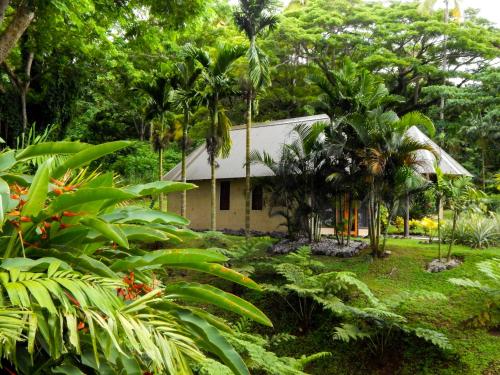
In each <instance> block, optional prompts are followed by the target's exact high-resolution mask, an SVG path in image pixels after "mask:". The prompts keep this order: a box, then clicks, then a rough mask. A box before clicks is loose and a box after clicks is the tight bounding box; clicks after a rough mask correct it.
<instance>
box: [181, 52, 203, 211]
mask: <svg viewBox="0 0 500 375" xmlns="http://www.w3.org/2000/svg"><path fill="white" fill-rule="evenodd" d="M200 61H205V59H204V54H203V51H201V50H200V49H199V48H196V47H194V46H192V45H191V44H187V45H186V46H184V48H183V51H182V61H181V62H180V63H178V64H176V70H177V74H176V90H175V95H174V102H175V103H176V105H177V107H179V109H180V110H181V111H182V114H183V120H182V139H181V166H182V167H181V178H182V182H184V183H185V182H186V149H187V139H188V131H189V125H190V116H191V112H192V110H193V108H194V107H196V106H197V105H198V103H199V97H198V95H197V93H196V84H197V82H198V79H199V78H200V77H201V73H202V71H203V68H202V65H201V64H200ZM186 193H187V192H186V190H184V191H183V192H182V195H181V215H182V216H185V214H186V200H187V194H186Z"/></svg>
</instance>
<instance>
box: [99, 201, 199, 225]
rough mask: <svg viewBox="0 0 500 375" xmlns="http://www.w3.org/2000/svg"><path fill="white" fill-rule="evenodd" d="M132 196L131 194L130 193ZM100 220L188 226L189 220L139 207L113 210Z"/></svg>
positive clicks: (169, 213)
mask: <svg viewBox="0 0 500 375" xmlns="http://www.w3.org/2000/svg"><path fill="white" fill-rule="evenodd" d="M130 194H132V193H130ZM101 218H102V219H104V220H106V221H109V222H118V223H132V222H133V223H137V222H142V223H162V224H176V225H188V224H189V220H187V219H186V218H184V217H182V216H180V215H176V214H174V213H171V212H163V211H157V210H152V209H148V208H144V207H139V206H127V207H122V208H118V209H116V210H114V211H113V212H110V213H107V214H105V215H102V216H101Z"/></svg>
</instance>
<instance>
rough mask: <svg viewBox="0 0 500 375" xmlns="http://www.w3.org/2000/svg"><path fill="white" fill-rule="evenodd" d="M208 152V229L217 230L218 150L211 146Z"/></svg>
mask: <svg viewBox="0 0 500 375" xmlns="http://www.w3.org/2000/svg"><path fill="white" fill-rule="evenodd" d="M218 105H219V104H218V100H217V99H216V100H215V104H214V110H213V112H212V126H211V135H212V137H215V133H216V127H217V123H218V121H219V119H218V115H219V114H218V112H217V111H218ZM210 152H211V154H210V195H211V199H210V230H211V231H215V230H217V180H216V176H215V163H216V160H215V158H216V157H217V153H218V150H217V149H214V147H212V149H211V151H210Z"/></svg>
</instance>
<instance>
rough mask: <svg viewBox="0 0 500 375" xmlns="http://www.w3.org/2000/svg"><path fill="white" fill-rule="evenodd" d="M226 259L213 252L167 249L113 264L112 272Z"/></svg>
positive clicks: (223, 260)
mask: <svg viewBox="0 0 500 375" xmlns="http://www.w3.org/2000/svg"><path fill="white" fill-rule="evenodd" d="M225 261H227V257H226V256H224V255H222V254H221V253H219V252H217V251H215V250H202V249H168V250H156V251H151V252H149V253H147V254H145V255H142V256H131V257H127V258H126V259H121V260H118V261H116V262H115V263H113V265H112V266H111V269H112V270H113V271H127V270H130V269H137V268H141V267H149V266H155V265H166V266H171V265H176V264H186V263H187V264H197V263H202V262H225Z"/></svg>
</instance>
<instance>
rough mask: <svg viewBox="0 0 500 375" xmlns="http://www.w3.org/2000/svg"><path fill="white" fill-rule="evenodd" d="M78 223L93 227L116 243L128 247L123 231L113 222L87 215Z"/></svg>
mask: <svg viewBox="0 0 500 375" xmlns="http://www.w3.org/2000/svg"><path fill="white" fill-rule="evenodd" d="M80 223H81V224H83V225H85V226H88V227H89V228H92V229H95V230H96V231H98V232H99V233H101V234H102V235H103V236H104V237H106V238H108V239H110V240H111V241H113V242H116V243H117V244H118V245H120V246H122V247H125V248H128V246H129V245H128V240H127V237H126V236H125V234H124V233H123V231H122V230H121V229H120V228H119V227H118V226H116V225H114V224H109V223H106V222H105V221H102V220H101V219H96V218H92V217H87V218H84V219H82V220H80Z"/></svg>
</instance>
